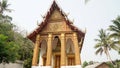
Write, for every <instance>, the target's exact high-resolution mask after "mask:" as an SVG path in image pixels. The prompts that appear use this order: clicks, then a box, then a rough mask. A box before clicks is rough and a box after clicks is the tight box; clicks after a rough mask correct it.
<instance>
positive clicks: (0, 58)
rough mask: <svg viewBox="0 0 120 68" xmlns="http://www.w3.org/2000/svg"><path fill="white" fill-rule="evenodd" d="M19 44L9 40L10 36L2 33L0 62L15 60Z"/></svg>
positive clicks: (0, 38)
mask: <svg viewBox="0 0 120 68" xmlns="http://www.w3.org/2000/svg"><path fill="white" fill-rule="evenodd" d="M18 48H19V47H18V46H16V44H15V43H14V42H12V41H11V42H8V37H7V36H4V35H3V34H0V63H2V62H6V63H9V62H14V61H15V60H16V59H17V57H18V53H17V51H18Z"/></svg>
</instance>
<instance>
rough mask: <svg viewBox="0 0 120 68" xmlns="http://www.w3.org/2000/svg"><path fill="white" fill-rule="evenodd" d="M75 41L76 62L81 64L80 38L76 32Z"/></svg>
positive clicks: (74, 34)
mask: <svg viewBox="0 0 120 68" xmlns="http://www.w3.org/2000/svg"><path fill="white" fill-rule="evenodd" d="M73 43H74V48H75V64H76V65H80V64H81V59H80V49H79V46H78V38H77V34H76V33H73Z"/></svg>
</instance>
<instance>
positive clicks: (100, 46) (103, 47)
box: [94, 29, 118, 63]
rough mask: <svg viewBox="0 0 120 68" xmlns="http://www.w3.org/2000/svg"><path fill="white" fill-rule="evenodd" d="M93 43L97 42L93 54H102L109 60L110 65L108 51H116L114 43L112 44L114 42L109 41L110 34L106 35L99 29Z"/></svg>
mask: <svg viewBox="0 0 120 68" xmlns="http://www.w3.org/2000/svg"><path fill="white" fill-rule="evenodd" d="M95 41H96V42H97V43H96V45H95V47H94V48H95V49H97V50H96V52H95V54H98V53H100V55H102V53H103V52H104V53H105V54H106V56H107V58H109V60H110V61H111V63H112V60H111V57H110V54H109V50H111V49H114V50H116V49H117V48H118V47H117V46H116V43H114V40H113V39H111V37H110V34H109V33H107V32H106V31H105V30H103V29H101V30H100V31H99V35H98V38H97V39H95Z"/></svg>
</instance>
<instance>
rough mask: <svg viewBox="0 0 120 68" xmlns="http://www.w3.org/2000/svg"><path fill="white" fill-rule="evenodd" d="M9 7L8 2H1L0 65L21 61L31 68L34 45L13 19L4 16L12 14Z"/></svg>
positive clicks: (3, 0) (25, 67) (26, 67)
mask: <svg viewBox="0 0 120 68" xmlns="http://www.w3.org/2000/svg"><path fill="white" fill-rule="evenodd" d="M9 5H10V4H8V3H7V0H2V1H1V2H0V63H2V62H5V63H9V62H15V61H16V60H21V61H24V68H31V59H32V53H33V52H32V50H33V43H32V42H31V41H30V40H28V39H27V38H25V37H23V35H22V33H21V32H20V31H19V30H18V29H16V28H17V27H16V26H15V25H14V24H12V23H11V21H12V17H10V16H8V15H5V14H4V12H5V11H7V12H11V9H8V7H9Z"/></svg>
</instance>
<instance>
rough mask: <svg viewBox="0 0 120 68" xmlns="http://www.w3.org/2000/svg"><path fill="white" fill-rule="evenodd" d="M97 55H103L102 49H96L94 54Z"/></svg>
mask: <svg viewBox="0 0 120 68" xmlns="http://www.w3.org/2000/svg"><path fill="white" fill-rule="evenodd" d="M98 53H100V54H102V53H103V49H102V48H98V49H97V50H96V52H95V54H96V55H97V54H98Z"/></svg>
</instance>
